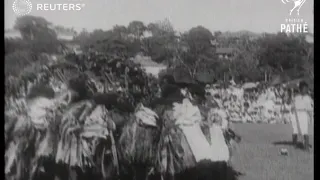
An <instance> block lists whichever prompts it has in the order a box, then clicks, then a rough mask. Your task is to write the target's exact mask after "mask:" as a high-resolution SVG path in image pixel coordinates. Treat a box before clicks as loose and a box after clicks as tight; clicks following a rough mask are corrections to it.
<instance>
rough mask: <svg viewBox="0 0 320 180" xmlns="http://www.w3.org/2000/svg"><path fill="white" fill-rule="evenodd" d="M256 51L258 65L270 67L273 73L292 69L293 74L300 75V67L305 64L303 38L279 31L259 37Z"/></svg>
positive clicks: (305, 51)
mask: <svg viewBox="0 0 320 180" xmlns="http://www.w3.org/2000/svg"><path fill="white" fill-rule="evenodd" d="M259 43H260V46H261V48H260V50H259V51H258V56H259V66H260V67H267V66H269V67H271V68H272V70H273V73H284V72H286V71H288V72H289V71H291V72H292V70H294V72H295V74H296V75H295V76H300V74H301V67H303V64H305V60H306V56H307V55H308V51H307V49H306V45H307V43H306V42H305V40H304V39H303V38H300V37H296V36H287V35H286V34H283V33H279V34H277V35H267V36H265V37H264V38H260V40H259Z"/></svg>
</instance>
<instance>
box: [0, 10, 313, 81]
mask: <svg viewBox="0 0 320 180" xmlns="http://www.w3.org/2000/svg"><path fill="white" fill-rule="evenodd" d="M50 26H52V24H51V23H50V22H48V21H46V20H45V19H44V18H41V17H33V16H24V17H20V18H18V19H17V21H16V25H15V28H16V29H17V30H19V31H20V32H21V35H22V38H23V40H20V41H22V42H24V43H20V42H17V41H18V40H6V47H5V53H6V54H10V53H12V52H14V51H16V50H17V49H20V50H21V49H23V48H21V46H23V44H25V45H24V46H25V49H27V50H29V51H32V52H36V53H39V52H45V53H58V52H59V50H61V42H60V41H59V40H58V39H57V35H56V33H55V32H54V31H53V30H52V28H50ZM225 34H226V33H223V32H218V31H217V32H214V33H212V32H211V31H210V30H208V29H207V28H205V27H203V26H197V27H193V28H191V29H190V30H189V31H187V32H183V33H182V32H177V31H176V30H175V29H174V27H173V25H172V24H171V23H170V21H169V20H167V19H165V20H163V21H158V22H154V23H150V24H147V25H146V24H144V23H143V22H141V21H132V22H131V23H129V25H128V26H123V25H115V26H114V27H113V28H112V29H110V30H102V29H96V30H94V31H93V32H88V31H86V30H85V29H83V30H82V31H81V32H80V33H78V34H77V36H75V38H74V41H75V42H77V43H78V44H80V46H81V48H82V50H83V51H84V52H85V53H89V52H92V51H93V52H99V53H107V54H113V55H116V56H118V57H122V58H123V59H124V60H127V59H128V58H130V57H133V56H135V55H136V54H139V53H140V54H144V55H146V56H150V57H151V58H152V60H154V61H155V62H158V63H164V64H167V65H168V66H169V67H170V70H172V69H173V70H174V71H173V72H175V73H176V74H178V76H181V77H186V76H189V77H190V78H192V79H197V80H200V81H203V82H212V81H217V80H225V79H229V78H231V77H232V78H234V79H235V80H236V81H262V80H265V79H266V77H270V75H274V74H286V75H287V76H289V77H290V78H292V79H295V78H299V77H309V78H313V68H314V59H313V54H314V53H313V52H314V46H313V44H310V43H308V42H307V41H306V40H305V36H304V35H296V34H291V35H287V34H283V33H278V34H260V35H257V36H256V35H255V38H253V36H251V35H250V33H247V34H245V33H244V34H242V35H238V36H237V37H234V36H232V35H231V36H230V34H228V36H227V35H225ZM213 41H215V42H217V43H218V44H219V46H222V47H233V48H236V49H237V51H236V54H235V56H234V58H233V60H232V61H227V60H220V59H219V58H218V57H217V55H216V53H215V46H214V45H213V44H212V42H213ZM30 43H31V44H33V45H32V46H30ZM30 47H32V48H30Z"/></svg>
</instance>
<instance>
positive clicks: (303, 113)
mask: <svg viewBox="0 0 320 180" xmlns="http://www.w3.org/2000/svg"><path fill="white" fill-rule="evenodd" d="M307 92H308V84H307V83H306V82H301V83H300V84H299V93H297V94H296V96H295V97H294V99H293V103H292V112H293V113H292V118H291V119H292V129H293V135H292V141H293V144H294V145H297V143H298V134H300V135H302V136H303V139H304V149H305V150H307V151H308V150H309V129H308V125H309V124H310V123H311V120H312V116H313V109H312V99H311V97H310V96H309V95H308V94H307Z"/></svg>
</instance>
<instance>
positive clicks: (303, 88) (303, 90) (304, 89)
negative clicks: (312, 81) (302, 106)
mask: <svg viewBox="0 0 320 180" xmlns="http://www.w3.org/2000/svg"><path fill="white" fill-rule="evenodd" d="M299 91H300V93H301V94H303V95H305V94H307V93H308V84H307V83H306V82H304V81H302V82H300V84H299Z"/></svg>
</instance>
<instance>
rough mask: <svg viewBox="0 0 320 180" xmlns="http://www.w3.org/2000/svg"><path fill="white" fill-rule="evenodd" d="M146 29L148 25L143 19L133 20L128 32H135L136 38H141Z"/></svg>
mask: <svg viewBox="0 0 320 180" xmlns="http://www.w3.org/2000/svg"><path fill="white" fill-rule="evenodd" d="M145 30H146V26H145V25H144V24H143V22H141V21H132V22H130V23H129V25H128V32H129V33H131V34H133V35H134V37H135V38H140V37H141V36H142V35H143V33H144V31H145Z"/></svg>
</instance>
